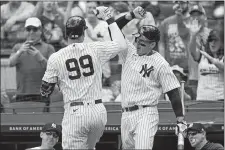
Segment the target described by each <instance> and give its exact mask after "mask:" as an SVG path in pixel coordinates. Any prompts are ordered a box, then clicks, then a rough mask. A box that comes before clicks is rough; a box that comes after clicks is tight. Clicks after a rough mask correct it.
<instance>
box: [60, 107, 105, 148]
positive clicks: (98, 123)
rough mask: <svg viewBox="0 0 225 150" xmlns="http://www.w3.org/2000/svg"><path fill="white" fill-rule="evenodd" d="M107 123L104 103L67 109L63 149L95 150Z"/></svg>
mask: <svg viewBox="0 0 225 150" xmlns="http://www.w3.org/2000/svg"><path fill="white" fill-rule="evenodd" d="M106 122H107V112H106V108H105V106H104V105H103V104H102V103H100V104H90V105H86V104H85V105H79V106H72V107H70V106H67V107H65V112H64V117H63V121H62V147H63V149H65V150H69V149H71V150H74V149H95V145H96V143H97V142H98V141H99V139H100V137H101V136H102V135H103V132H104V129H105V125H106Z"/></svg>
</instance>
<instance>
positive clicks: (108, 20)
mask: <svg viewBox="0 0 225 150" xmlns="http://www.w3.org/2000/svg"><path fill="white" fill-rule="evenodd" d="M106 22H107V23H108V25H110V24H112V23H114V22H115V20H114V18H109V19H107V20H106Z"/></svg>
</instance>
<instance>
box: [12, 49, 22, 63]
mask: <svg viewBox="0 0 225 150" xmlns="http://www.w3.org/2000/svg"><path fill="white" fill-rule="evenodd" d="M21 54H22V52H21V51H17V52H16V53H15V54H13V55H11V56H10V58H9V66H10V67H14V66H15V65H16V64H17V62H18V59H19V57H20V56H21Z"/></svg>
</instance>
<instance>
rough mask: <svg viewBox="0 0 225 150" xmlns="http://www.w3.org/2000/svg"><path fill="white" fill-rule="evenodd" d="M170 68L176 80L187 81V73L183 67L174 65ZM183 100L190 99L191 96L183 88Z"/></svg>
mask: <svg viewBox="0 0 225 150" xmlns="http://www.w3.org/2000/svg"><path fill="white" fill-rule="evenodd" d="M171 68H172V70H173V73H174V74H175V76H176V77H177V79H178V81H180V82H181V81H184V82H186V81H187V74H186V73H184V69H183V68H181V67H179V66H178V65H174V66H172V67H171ZM184 100H185V101H188V100H191V96H190V95H188V94H187V93H186V91H185V90H184Z"/></svg>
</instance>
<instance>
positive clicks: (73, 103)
mask: <svg viewBox="0 0 225 150" xmlns="http://www.w3.org/2000/svg"><path fill="white" fill-rule="evenodd" d="M99 103H102V99H97V100H95V104H99ZM86 104H87V105H89V104H90V103H86ZM77 105H85V102H72V103H70V106H77Z"/></svg>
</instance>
